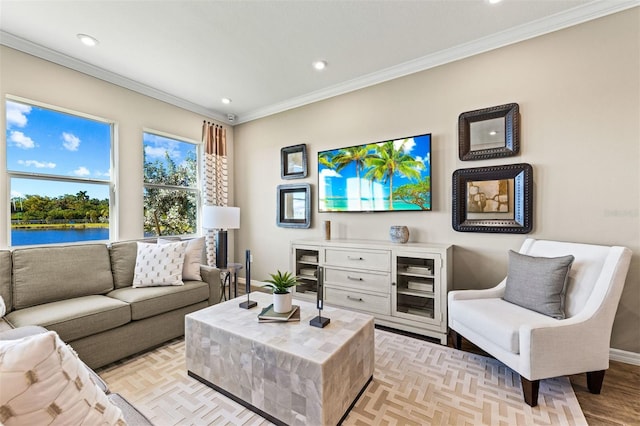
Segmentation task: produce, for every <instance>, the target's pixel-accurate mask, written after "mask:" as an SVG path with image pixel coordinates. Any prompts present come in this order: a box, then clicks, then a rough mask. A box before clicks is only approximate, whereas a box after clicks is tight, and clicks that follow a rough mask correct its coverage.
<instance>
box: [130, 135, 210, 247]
mask: <svg viewBox="0 0 640 426" xmlns="http://www.w3.org/2000/svg"><path fill="white" fill-rule="evenodd" d="M145 134H151V135H155V136H160V137H163V138H167V139H173V140H175V141H177V142H181V143H187V144H191V145H195V148H196V179H195V184H194V186H179V185H166V184H160V183H148V182H146V181H145V177H144V174H145V166H144V149H145V143H144V136H145ZM141 136H142V137H141V141H142V158H143V160H142V193H143V198H144V193H145V191H146V189H147V188H153V189H165V190H171V191H185V192H187V193H193V194H194V195H195V199H196V223H195V229H194V232H193V233H191V234H177V235H151V236H147V235H145V238H160V237H196V236H199V235H201V233H200V229H201V228H202V227H201V220H202V219H201V217H200V216H201V215H200V212H201V210H202V186H201V179H202V162H203V154H204V152H203V150H204V148H203V144H202V141H196V140H193V139H190V138H187V137H184V136H178V135H175V134H172V133H167V132H163V131H160V130H156V129H152V128H147V127H145V128H143V129H142V134H141ZM145 208H146V206H145V202H144V199H143V202H142V209H143V212H142V217H143V224H142V225H143V226H142V227H143V229H142V232H143V234H144V233H145V230H144V217H145V215H144V209H145Z"/></svg>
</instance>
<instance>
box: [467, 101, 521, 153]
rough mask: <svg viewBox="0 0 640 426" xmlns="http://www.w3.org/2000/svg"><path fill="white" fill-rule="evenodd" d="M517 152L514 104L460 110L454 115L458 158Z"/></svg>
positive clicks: (518, 121)
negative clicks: (465, 110) (456, 124)
mask: <svg viewBox="0 0 640 426" xmlns="http://www.w3.org/2000/svg"><path fill="white" fill-rule="evenodd" d="M519 151H520V117H519V108H518V104H515V103H512V104H506V105H499V106H495V107H491V108H484V109H479V110H475V111H469V112H463V113H462V114H460V116H459V117H458V153H459V156H460V159H461V160H463V161H467V160H485V159H488V158H499V157H510V156H512V155H516V154H518V152H519Z"/></svg>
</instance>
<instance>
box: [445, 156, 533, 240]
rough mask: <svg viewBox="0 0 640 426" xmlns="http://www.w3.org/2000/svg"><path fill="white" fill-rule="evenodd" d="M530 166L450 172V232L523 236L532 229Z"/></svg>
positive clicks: (518, 165) (524, 164) (520, 165)
mask: <svg viewBox="0 0 640 426" xmlns="http://www.w3.org/2000/svg"><path fill="white" fill-rule="evenodd" d="M532 219H533V168H532V167H531V165H530V164H526V163H521V164H510V165H504V166H492V167H479V168H473V169H459V170H456V171H455V172H453V221H452V222H453V229H455V230H456V231H460V232H488V233H512V234H526V233H529V232H531V230H532V229H533V223H532Z"/></svg>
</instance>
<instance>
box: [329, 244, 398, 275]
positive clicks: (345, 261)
mask: <svg viewBox="0 0 640 426" xmlns="http://www.w3.org/2000/svg"><path fill="white" fill-rule="evenodd" d="M324 254H325V264H326V265H331V266H345V267H348V268H361V269H369V270H374V271H390V270H391V268H390V266H391V254H390V252H388V251H386V250H338V249H326V250H325V252H324Z"/></svg>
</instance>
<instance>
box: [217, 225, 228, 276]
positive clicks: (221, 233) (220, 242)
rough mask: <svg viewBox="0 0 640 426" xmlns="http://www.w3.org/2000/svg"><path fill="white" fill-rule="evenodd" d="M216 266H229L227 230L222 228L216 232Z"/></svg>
mask: <svg viewBox="0 0 640 426" xmlns="http://www.w3.org/2000/svg"><path fill="white" fill-rule="evenodd" d="M216 267H217V268H222V269H224V268H226V267H227V231H226V230H222V229H220V230H218V231H217V232H216Z"/></svg>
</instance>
